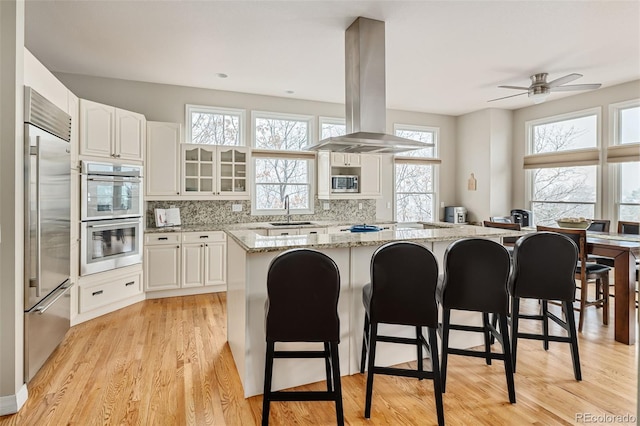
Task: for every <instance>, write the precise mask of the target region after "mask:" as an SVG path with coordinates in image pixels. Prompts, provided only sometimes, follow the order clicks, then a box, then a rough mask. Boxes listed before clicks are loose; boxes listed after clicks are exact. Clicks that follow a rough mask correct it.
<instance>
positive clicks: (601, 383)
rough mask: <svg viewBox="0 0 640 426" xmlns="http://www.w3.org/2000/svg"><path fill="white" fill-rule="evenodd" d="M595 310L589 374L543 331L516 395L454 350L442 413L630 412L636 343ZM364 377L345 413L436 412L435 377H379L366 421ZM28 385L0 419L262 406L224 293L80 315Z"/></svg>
mask: <svg viewBox="0 0 640 426" xmlns="http://www.w3.org/2000/svg"><path fill="white" fill-rule="evenodd" d="M526 306H527V307H528V308H529V309H530V310H532V309H536V308H537V304H528V305H526ZM588 311H589V312H588V317H587V321H586V324H585V327H584V332H583V333H582V334H581V336H580V357H581V361H582V363H581V364H582V374H583V381H582V382H576V381H575V380H574V378H573V370H572V367H571V358H570V355H569V348H568V345H566V344H559V343H555V344H554V343H551V348H550V350H549V351H548V352H545V351H544V350H543V349H542V344H541V342H535V341H527V340H521V341H519V342H518V366H517V373H516V375H515V384H516V396H517V403H516V404H513V405H512V404H509V402H508V397H507V390H506V383H505V378H504V369H503V365H502V363H501V362H500V361H494V362H493V365H492V366H487V365H485V363H484V360H482V359H479V358H467V357H456V356H452V357H450V359H449V376H448V378H447V393H446V394H445V395H444V409H445V419H446V422H447V423H448V424H450V425H470V424H474V425H478V424H484V425H501V424H504V425H520V424H538V425H552V424H577V423H580V422H579V421H577V417H576V416H577V415H578V414H579V413H590V414H591V415H633V416H635V415H636V392H637V385H636V380H637V366H638V359H637V356H638V355H637V354H638V351H637V348H638V345H636V346H626V345H623V344H620V343H616V342H614V341H613V327H612V326H608V327H607V326H603V325H602V324H601V320H600V319H601V317H600V315H601V312H599V311H598V312H597V313H596V310H595V309H589V310H588ZM610 323H612V322H610ZM529 327H533V326H529ZM497 348H499V345H498V344H496V350H499V349H497ZM427 365H428V364H427ZM412 367H415V363H413V365H412ZM276 368H277V364H276ZM365 382H366V380H365V376H364V375H362V374H355V375H353V376H346V377H343V378H342V387H343V401H344V415H345V421H346V423H347V424H351V425H428V424H435V423H436V416H435V406H434V402H433V383H432V382H431V381H430V380H423V381H418V380H416V379H409V378H401V377H390V376H376V378H375V382H374V383H375V384H374V393H373V408H372V415H371V420H370V421H367V420H365V419H364V418H363V409H364V392H365ZM28 388H29V399H28V400H27V402H26V404H25V405H24V407H23V408H22V410H21V411H20V412H19V413H18V414H15V415H12V416H5V417H1V418H0V425H63V424H73V425H83V426H84V425H101V424H118V425H208V424H215V425H253V424H259V423H260V419H261V413H262V397H261V396H256V397H252V398H249V399H245V398H244V397H243V392H242V385H241V383H240V379H239V377H238V374H237V372H236V368H235V365H234V361H233V357H232V356H231V352H230V350H229V346H228V345H227V343H226V301H225V293H217V294H208V295H199V296H185V297H175V298H167V299H157V300H148V301H144V302H141V303H138V304H135V305H133V306H130V307H127V308H125V309H121V310H119V311H117V312H113V313H111V314H108V315H105V316H102V317H100V318H97V319H94V320H92V321H89V322H86V323H83V324H80V325H78V326H75V327H73V328H72V329H71V330H70V331H69V332H68V334H67V336H66V339H65V340H64V342H63V343H62V344H61V345H60V347H59V348H58V349H57V350H56V351H55V352H54V354H53V355H52V356H51V358H50V359H49V360H48V362H47V363H46V364H45V366H44V367H43V368H42V370H41V371H40V372H39V373H38V374H37V375H36V377H35V378H34V379H33V380H32V381H31V383H30V384H29V386H28ZM322 388H323V383H317V384H313V385H309V386H304V387H301V388H299V389H307V390H310V389H313V390H322ZM271 424H273V425H330V424H335V410H334V406H333V404H332V403H328V402H298V403H291V402H287V403H284V402H283V403H280V402H278V403H273V404H272V409H271Z"/></svg>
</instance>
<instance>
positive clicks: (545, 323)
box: [542, 300, 549, 351]
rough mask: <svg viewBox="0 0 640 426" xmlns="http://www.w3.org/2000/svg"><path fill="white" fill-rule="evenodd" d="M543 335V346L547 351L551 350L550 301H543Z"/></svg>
mask: <svg viewBox="0 0 640 426" xmlns="http://www.w3.org/2000/svg"><path fill="white" fill-rule="evenodd" d="M542 335H543V336H544V340H543V341H542V347H543V348H544V350H545V351H548V350H549V302H547V301H546V300H543V301H542Z"/></svg>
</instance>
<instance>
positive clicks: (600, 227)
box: [587, 219, 611, 232]
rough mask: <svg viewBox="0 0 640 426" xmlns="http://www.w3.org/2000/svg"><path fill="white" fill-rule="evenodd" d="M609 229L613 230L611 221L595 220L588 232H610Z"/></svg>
mask: <svg viewBox="0 0 640 426" xmlns="http://www.w3.org/2000/svg"><path fill="white" fill-rule="evenodd" d="M609 228H611V221H610V220H609V219H593V220H592V221H591V225H589V227H588V228H587V231H594V232H609Z"/></svg>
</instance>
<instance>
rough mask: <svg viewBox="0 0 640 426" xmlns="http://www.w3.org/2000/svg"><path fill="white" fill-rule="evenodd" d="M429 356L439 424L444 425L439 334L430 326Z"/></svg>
mask: <svg viewBox="0 0 640 426" xmlns="http://www.w3.org/2000/svg"><path fill="white" fill-rule="evenodd" d="M429 352H430V354H429V357H430V358H431V371H432V372H433V393H434V394H435V398H436V412H437V414H438V425H444V406H443V404H442V389H441V387H440V384H441V383H442V378H441V377H440V364H439V362H438V335H437V332H436V329H435V328H429Z"/></svg>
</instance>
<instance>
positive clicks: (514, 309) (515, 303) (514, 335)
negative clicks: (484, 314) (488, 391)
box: [511, 297, 520, 373]
mask: <svg viewBox="0 0 640 426" xmlns="http://www.w3.org/2000/svg"><path fill="white" fill-rule="evenodd" d="M519 317H520V299H518V298H517V297H512V298H511V347H512V348H513V372H514V373H515V372H516V363H517V354H518V319H519Z"/></svg>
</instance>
